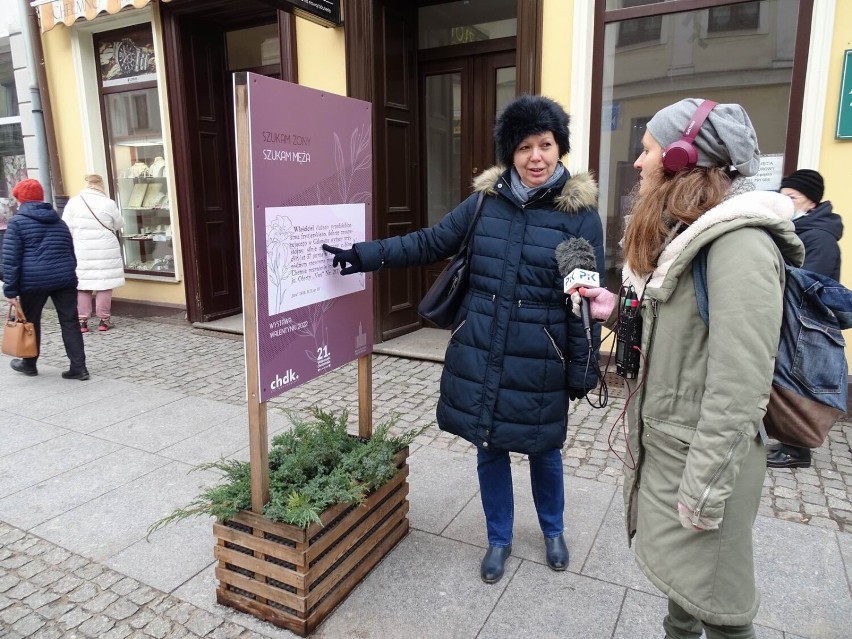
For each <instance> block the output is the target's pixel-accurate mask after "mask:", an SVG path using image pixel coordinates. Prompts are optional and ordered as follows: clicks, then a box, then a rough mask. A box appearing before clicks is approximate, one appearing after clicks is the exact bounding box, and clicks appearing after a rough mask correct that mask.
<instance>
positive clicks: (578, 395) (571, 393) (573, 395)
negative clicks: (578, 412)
mask: <svg viewBox="0 0 852 639" xmlns="http://www.w3.org/2000/svg"><path fill="white" fill-rule="evenodd" d="M590 390H593V389H591V388H569V389H568V399H572V400H573V399H583V398H584V397H585V396H586V395H587V394H588V393H589V391H590Z"/></svg>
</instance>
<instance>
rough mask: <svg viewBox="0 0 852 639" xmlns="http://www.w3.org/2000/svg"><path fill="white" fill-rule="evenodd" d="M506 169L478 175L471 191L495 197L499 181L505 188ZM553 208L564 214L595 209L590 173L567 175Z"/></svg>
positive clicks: (494, 168) (594, 187) (595, 190)
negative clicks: (483, 192)
mask: <svg viewBox="0 0 852 639" xmlns="http://www.w3.org/2000/svg"><path fill="white" fill-rule="evenodd" d="M507 173H508V171H507V169H506V167H504V166H501V165H499V164H497V165H495V166H492V167H491V168H490V169H487V170H485V171H483V172H482V173H480V174H479V175H478V176H477V177H476V178H474V180H473V190H474V191H475V192H477V193H479V192H480V191H485V194H486V195H497V183H498V182H500V181H501V180H502V181H503V183H504V184H506V186H507V187H508V186H510V184H509V176H508V175H507ZM554 205H555V208H556V209H557V210H558V211H562V212H564V213H578V212H580V211H582V210H583V209H590V208H593V209H596V208H597V206H598V183H597V182H595V178H593V177H592V174H591V173H578V174H577V175H571V174H568V179H567V180H566V181H565V185H564V186H563V187H562V193H560V194H559V195H558V196H556V198H555V199H554Z"/></svg>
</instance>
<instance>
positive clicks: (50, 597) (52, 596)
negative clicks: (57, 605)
mask: <svg viewBox="0 0 852 639" xmlns="http://www.w3.org/2000/svg"><path fill="white" fill-rule="evenodd" d="M57 599H59V595H57V594H56V593H52V592H45V591H38V590H37V591H36V592H34V593H33V594H31V595H30V596H29V597H27V598H26V599H24V603H25V604H27V605H28V606H29V607H30V608H32V609H33V610H38V609H39V608H41V607H42V606H46V605H47V604H49V603H52V602H54V601H56V600H57Z"/></svg>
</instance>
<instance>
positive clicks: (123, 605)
mask: <svg viewBox="0 0 852 639" xmlns="http://www.w3.org/2000/svg"><path fill="white" fill-rule="evenodd" d="M138 611H139V606H137V605H136V604H135V603H133V602H132V601H127V600H124V599H119V600H118V601H116V602H115V603H113V604H112V605H110V606H109V607H108V608H107V609H106V610H104V614H105V615H106V616H107V617H110V618H112V619H117V620H119V621H120V620H122V619H127V618H128V617H131V616H132V615H135V614H136V613H137V612H138Z"/></svg>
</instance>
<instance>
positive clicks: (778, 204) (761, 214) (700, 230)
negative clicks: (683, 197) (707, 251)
mask: <svg viewBox="0 0 852 639" xmlns="http://www.w3.org/2000/svg"><path fill="white" fill-rule="evenodd" d="M792 217H793V202H792V201H791V200H790V198H789V197H787V196H786V195H781V194H780V193H775V192H773V191H750V192H748V193H742V194H740V195H736V196H734V197H732V198H730V199H727V200H725V201H724V202H722V203H721V204H719V205H717V206H715V207H713V208H712V209H710V210H709V211H707V212H706V213H705V214H704V215H702V216H701V217H699V218H698V219H697V220H695V222H693V223H692V224H691V225H690V226H689V228H687V229H686V230H685V231H683V232H682V233H681V234H680V235H678V236H677V237H675V239H674V240H672V241H671V243H669V245H668V246H667V247H666V248H665V249H664V250H663V252H662V254H661V255H660V259H659V260H658V261H657V268H656V269H655V270H654V272H653V273H652V275H651V279H650V280H649V281H648V283H647V285H648V286H650V287H652V288H659V287H660V286H662V284H663V282H664V281H665V279H666V276H667V275H668V274H669V270H670V269H671V267H672V265H673V264H674V263H675V262H676V261H677V259H678V258H679V257H680V256H681V255H682V254H684V253H685V252H686V253H688V254H689V256H690V257H689V260H690V261H691V260H692V257H694V255H695V254H696V253H697V252H698V250H699V249H700V248H701V247H702V246H703V245H704V244H706V243H708V242H711V241H713V240H714V239H716V237H718V235H719V233H718V232H712V231H714V230H715V231H721V228H719V227H720V225H723V224H729V223H733V222H738V224H734V225H732V228H734V227H740V226H758V227H770V228H771V229H773V230H777V231H779V232H782V233H791V234H793V236H794V237H795V227H794V226H793V222H792V221H791V218H792ZM776 241H777V240H776ZM678 272H679V270H678ZM624 278H625V280H629V281H630V283H632V284H633V286H634V288H636V290H637V292H638V294H639V295H641V294H642V290H643V289H644V287H645V278H639V277H638V276H636V275H635V274H634V273H632V272H631V271H630V269H629V268H628V267H627V266H626V265H625V267H624Z"/></svg>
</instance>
